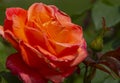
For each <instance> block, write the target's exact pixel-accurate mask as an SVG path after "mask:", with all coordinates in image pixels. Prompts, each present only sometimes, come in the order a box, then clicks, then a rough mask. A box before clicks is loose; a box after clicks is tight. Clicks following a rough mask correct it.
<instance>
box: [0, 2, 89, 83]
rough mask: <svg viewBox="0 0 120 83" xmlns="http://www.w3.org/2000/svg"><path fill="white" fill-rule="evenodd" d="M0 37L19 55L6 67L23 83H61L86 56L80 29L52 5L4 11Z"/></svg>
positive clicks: (37, 4)
mask: <svg viewBox="0 0 120 83" xmlns="http://www.w3.org/2000/svg"><path fill="white" fill-rule="evenodd" d="M3 27H4V28H3V29H2V27H1V28H0V34H1V35H3V34H4V38H5V39H6V40H8V41H9V42H10V43H11V44H12V45H13V46H14V47H15V48H16V49H17V51H18V53H15V54H12V55H10V56H9V57H8V59H7V62H6V66H7V68H8V69H10V70H11V71H12V73H14V74H16V75H18V76H19V77H20V78H21V79H22V80H23V82H24V83H47V81H48V80H51V81H52V82H54V83H60V82H62V81H63V80H64V78H65V77H67V76H69V75H71V74H72V73H73V72H74V71H75V69H76V67H77V65H78V64H80V63H81V62H82V61H83V60H84V59H85V58H86V56H87V50H86V42H85V39H84V37H83V31H82V27H81V26H78V25H76V24H74V23H72V22H71V19H70V17H69V16H68V15H67V14H65V13H64V12H62V11H60V10H59V9H58V8H57V7H55V6H53V5H45V4H43V3H34V4H33V5H32V6H30V8H29V9H28V10H25V9H22V8H18V7H17V8H7V10H6V19H5V23H4V26H3Z"/></svg>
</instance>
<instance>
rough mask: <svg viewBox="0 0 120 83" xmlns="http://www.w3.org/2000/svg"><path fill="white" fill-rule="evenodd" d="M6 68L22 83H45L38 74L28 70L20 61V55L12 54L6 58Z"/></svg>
mask: <svg viewBox="0 0 120 83" xmlns="http://www.w3.org/2000/svg"><path fill="white" fill-rule="evenodd" d="M6 66H7V68H8V69H10V70H11V71H12V73H14V74H15V75H18V76H19V77H20V78H21V79H22V81H23V82H24V83H47V80H45V79H43V78H42V77H41V75H40V74H38V72H36V71H35V70H32V69H31V68H29V67H28V66H27V65H26V64H25V63H24V62H23V60H22V58H21V55H19V54H13V55H10V56H9V57H8V58H7V62H6Z"/></svg>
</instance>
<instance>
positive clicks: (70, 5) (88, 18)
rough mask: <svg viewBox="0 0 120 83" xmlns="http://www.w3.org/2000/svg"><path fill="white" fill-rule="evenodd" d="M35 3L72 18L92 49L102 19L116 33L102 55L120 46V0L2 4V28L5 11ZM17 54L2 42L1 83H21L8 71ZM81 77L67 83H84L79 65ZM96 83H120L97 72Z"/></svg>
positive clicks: (5, 0) (4, 0)
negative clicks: (12, 56)
mask: <svg viewBox="0 0 120 83" xmlns="http://www.w3.org/2000/svg"><path fill="white" fill-rule="evenodd" d="M35 2H43V3H45V4H50V5H56V6H57V7H58V8H59V9H60V10H62V11H64V12H65V13H67V14H68V15H70V17H71V19H72V22H74V23H76V24H78V25H80V26H82V27H83V30H84V37H85V39H86V41H87V44H88V48H89V45H90V43H91V41H92V40H93V39H94V38H95V37H96V36H97V35H98V33H99V31H100V30H101V29H102V17H104V18H105V20H106V25H107V27H110V28H111V29H112V31H110V32H108V33H107V34H106V35H105V41H104V48H103V50H102V53H105V52H107V51H110V50H113V49H115V48H117V47H118V46H120V0H0V25H3V24H4V18H5V10H6V8H9V7H21V8H24V9H28V7H29V6H30V5H31V4H33V3H35ZM13 52H15V50H14V49H13V48H12V47H11V45H10V44H8V42H6V41H5V40H3V39H2V38H0V83H20V81H19V80H18V79H17V77H14V76H12V74H11V73H10V72H9V71H8V70H7V69H6V67H5V61H6V57H7V56H8V55H10V54H12V53H13ZM79 66H80V68H81V71H80V74H79V73H74V74H73V75H72V76H70V77H68V78H67V79H66V80H65V82H64V83H83V77H84V71H85V70H84V67H85V66H84V64H80V65H79ZM92 83H120V81H119V80H116V79H113V78H112V77H111V76H110V75H108V74H107V73H104V72H102V71H100V70H97V74H96V75H95V78H94V79H93V80H92Z"/></svg>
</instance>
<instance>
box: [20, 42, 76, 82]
mask: <svg viewBox="0 0 120 83" xmlns="http://www.w3.org/2000/svg"><path fill="white" fill-rule="evenodd" d="M20 45H21V46H20V47H21V50H22V56H23V58H24V61H25V62H26V63H27V64H28V65H29V66H30V67H31V68H32V69H34V70H37V71H38V72H39V73H40V74H41V75H42V76H44V77H45V78H46V79H49V80H51V81H53V82H55V83H60V82H62V81H63V80H64V78H65V77H67V76H68V75H70V74H71V73H72V72H73V71H74V70H75V67H70V68H69V66H67V65H63V64H62V63H61V62H59V64H58V67H54V66H53V65H55V64H52V63H51V62H50V60H49V59H47V58H46V55H42V54H40V52H38V51H37V50H36V49H34V48H32V47H31V46H29V45H27V44H25V43H24V42H21V43H20ZM41 52H43V51H41ZM43 65H44V66H43ZM59 66H60V70H59ZM37 71H36V72H37Z"/></svg>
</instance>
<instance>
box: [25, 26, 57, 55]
mask: <svg viewBox="0 0 120 83" xmlns="http://www.w3.org/2000/svg"><path fill="white" fill-rule="evenodd" d="M25 34H26V36H27V40H28V42H29V43H30V45H32V46H37V45H38V46H40V47H42V48H43V49H46V50H47V51H50V52H51V53H53V54H56V53H55V51H54V49H53V48H52V47H51V46H50V44H49V42H48V39H47V36H46V34H45V33H44V32H42V31H39V30H37V29H34V28H30V27H27V28H26V29H25ZM33 40H35V41H33Z"/></svg>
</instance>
